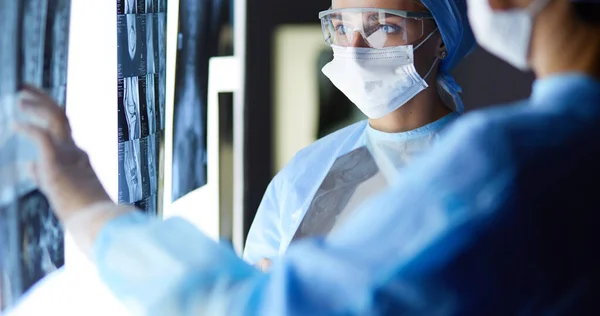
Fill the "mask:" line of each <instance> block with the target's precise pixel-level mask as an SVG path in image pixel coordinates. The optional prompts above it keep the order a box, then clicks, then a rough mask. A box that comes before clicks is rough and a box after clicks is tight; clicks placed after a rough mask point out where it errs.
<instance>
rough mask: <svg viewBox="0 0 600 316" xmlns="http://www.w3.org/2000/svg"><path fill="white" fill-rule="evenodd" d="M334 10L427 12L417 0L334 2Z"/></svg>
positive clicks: (353, 0) (332, 3) (346, 0)
mask: <svg viewBox="0 0 600 316" xmlns="http://www.w3.org/2000/svg"><path fill="white" fill-rule="evenodd" d="M331 7H332V9H345V8H378V9H391V10H404V11H427V8H426V7H425V6H424V5H423V4H422V3H420V2H419V1H417V0H332V1H331Z"/></svg>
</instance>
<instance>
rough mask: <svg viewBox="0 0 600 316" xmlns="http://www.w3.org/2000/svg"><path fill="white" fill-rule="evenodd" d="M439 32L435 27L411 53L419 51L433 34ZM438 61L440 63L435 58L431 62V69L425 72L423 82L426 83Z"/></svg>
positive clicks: (437, 58) (438, 59)
mask: <svg viewBox="0 0 600 316" xmlns="http://www.w3.org/2000/svg"><path fill="white" fill-rule="evenodd" d="M439 30H440V29H439V28H437V27H436V28H435V30H433V32H431V33H429V35H428V36H427V37H426V38H425V39H424V40H423V41H422V42H421V43H420V44H419V45H417V47H415V48H414V49H413V52H414V51H416V50H417V49H419V48H420V47H421V46H423V44H425V42H427V41H428V40H429V39H430V38H431V37H432V36H433V34H435V33H436V32H437V31H439ZM438 61H440V58H439V57H437V56H435V60H434V61H433V64H431V67H429V71H427V74H425V77H423V80H425V81H427V78H428V77H429V75H430V74H431V72H432V71H433V68H434V67H435V65H437V63H438Z"/></svg>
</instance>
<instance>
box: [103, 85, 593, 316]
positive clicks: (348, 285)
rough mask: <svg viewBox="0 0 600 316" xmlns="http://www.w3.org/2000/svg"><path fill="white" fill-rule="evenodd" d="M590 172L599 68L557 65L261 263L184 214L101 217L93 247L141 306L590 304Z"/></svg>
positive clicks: (585, 308) (179, 310) (210, 310)
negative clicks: (340, 215) (528, 91)
mask: <svg viewBox="0 0 600 316" xmlns="http://www.w3.org/2000/svg"><path fill="white" fill-rule="evenodd" d="M599 176H600V82H599V81H596V80H594V79H592V78H589V77H586V76H584V75H581V74H561V75H555V76H552V77H549V78H545V79H542V80H538V81H537V82H536V83H535V86H534V92H533V95H532V97H531V98H530V99H529V100H525V101H522V102H518V103H516V104H513V105H508V106H503V107H498V108H494V109H491V110H486V111H480V112H477V113H472V114H469V115H466V116H464V117H462V118H461V119H459V121H458V122H456V123H455V124H454V125H453V127H452V128H451V129H450V130H449V133H448V134H446V136H445V137H444V139H443V141H440V142H438V144H437V146H436V147H435V148H434V149H433V150H432V151H431V152H430V153H429V154H428V155H426V157H425V158H424V159H422V160H419V161H417V162H415V163H414V164H412V166H411V167H409V168H407V169H406V170H405V173H404V177H403V178H402V179H401V180H400V181H399V182H398V183H396V184H395V185H394V186H393V187H392V188H391V189H389V191H387V192H385V193H383V194H381V195H380V196H379V197H377V198H374V199H372V200H371V201H369V202H367V203H366V204H365V205H364V206H363V207H362V208H361V209H360V210H359V211H357V212H356V213H355V214H354V215H353V216H352V217H351V218H350V219H348V221H347V222H346V223H345V225H344V226H343V227H341V228H340V229H339V230H337V231H335V232H334V233H332V234H331V235H329V236H328V237H327V239H306V240H303V241H300V242H298V243H295V244H293V245H292V246H291V247H290V249H288V251H287V252H286V255H285V257H284V258H282V259H281V260H280V261H279V262H277V263H276V264H275V265H274V266H273V268H272V271H271V272H269V273H267V274H263V273H261V272H259V271H258V270H256V269H255V268H253V267H251V266H250V265H248V264H246V263H245V262H244V261H243V260H241V259H239V258H237V257H236V255H235V254H234V253H233V252H232V251H231V250H230V249H228V248H226V247H221V246H219V245H218V244H216V243H214V242H213V241H211V240H210V239H208V238H207V237H205V236H204V235H203V234H202V233H200V232H199V231H198V230H196V229H195V228H194V227H193V226H192V225H191V224H189V223H187V222H185V221H184V220H182V219H170V220H167V221H165V222H161V221H159V220H156V219H151V218H148V217H145V216H143V215H142V214H137V213H131V214H129V215H124V216H121V217H118V218H116V219H114V220H112V221H111V222H109V223H108V224H107V225H106V226H105V227H104V228H103V229H102V231H101V232H100V234H99V236H98V238H97V239H96V242H95V246H94V253H95V261H96V263H97V266H98V268H99V271H100V273H101V276H102V278H103V280H104V281H105V282H106V283H107V284H108V286H109V287H110V288H111V289H112V291H114V293H115V294H116V295H117V296H118V297H119V298H121V300H123V302H124V303H125V304H126V305H127V306H128V307H129V308H130V309H131V310H132V311H135V312H138V313H146V314H149V315H590V314H594V313H593V312H592V309H598V303H597V302H598V298H599V297H598V296H600V276H599V274H600V273H599V267H600V258H599V257H600V256H598V255H597V252H598V242H599V241H600V238H599V235H600V229H599V224H600V193H599V190H600V186H599V185H598V179H599ZM595 314H596V315H597V314H598V313H597V312H596V313H595Z"/></svg>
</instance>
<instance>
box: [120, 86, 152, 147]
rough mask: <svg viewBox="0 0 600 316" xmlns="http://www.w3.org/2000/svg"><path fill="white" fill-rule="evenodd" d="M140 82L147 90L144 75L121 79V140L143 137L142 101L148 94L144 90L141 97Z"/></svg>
mask: <svg viewBox="0 0 600 316" xmlns="http://www.w3.org/2000/svg"><path fill="white" fill-rule="evenodd" d="M140 83H141V86H143V87H144V90H145V79H144V78H143V77H128V78H123V79H119V84H118V89H119V90H118V91H119V92H118V96H119V97H118V103H119V106H118V109H119V110H118V112H119V113H118V115H119V133H118V134H119V142H124V141H129V140H134V139H140V138H141V137H142V122H141V120H142V118H141V112H140V111H141V110H140V109H141V106H140V102H141V101H143V99H145V98H146V96H145V91H143V98H140ZM144 107H145V106H144Z"/></svg>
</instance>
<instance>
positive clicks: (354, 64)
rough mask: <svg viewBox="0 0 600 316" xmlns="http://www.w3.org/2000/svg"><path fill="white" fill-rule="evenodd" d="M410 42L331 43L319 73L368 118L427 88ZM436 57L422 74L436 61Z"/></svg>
mask: <svg viewBox="0 0 600 316" xmlns="http://www.w3.org/2000/svg"><path fill="white" fill-rule="evenodd" d="M434 33H435V31H434V32H432V33H431V34H429V36H428V37H427V38H426V39H425V40H423V42H421V44H419V45H418V46H417V47H415V48H414V49H413V45H405V46H397V47H389V48H383V49H374V48H364V47H341V46H334V45H332V48H333V54H334V55H333V56H334V57H333V60H332V61H331V62H330V63H328V64H327V65H325V67H323V74H325V76H327V77H328V78H329V80H331V82H332V83H333V85H335V86H336V87H337V88H338V89H339V90H340V91H341V92H342V93H344V94H345V95H346V96H347V97H348V99H350V101H352V102H353V103H354V104H355V105H356V106H357V107H358V108H359V109H360V110H361V111H362V112H363V113H364V114H365V115H366V116H368V117H369V118H372V119H377V118H381V117H384V116H386V115H388V114H390V113H392V112H394V111H395V110H397V109H398V108H400V107H401V106H403V105H404V104H406V102H408V101H409V100H410V99H412V98H413V97H415V96H416V95H417V94H419V92H421V91H423V90H425V89H427V87H428V85H427V82H426V81H425V79H424V78H422V77H421V76H420V75H419V73H418V72H417V70H416V69H415V65H414V51H415V50H417V49H418V48H419V47H420V46H421V45H422V44H423V43H425V42H426V41H427V40H428V39H429V38H431V36H432V35H433V34H434ZM437 60H438V59H437V58H436V60H435V62H434V63H433V65H432V66H431V68H430V69H429V72H428V73H427V75H425V78H427V76H429V73H431V70H432V69H433V67H434V66H435V65H436V64H437Z"/></svg>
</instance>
